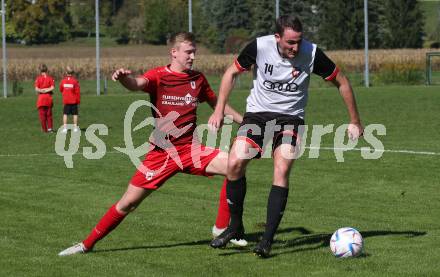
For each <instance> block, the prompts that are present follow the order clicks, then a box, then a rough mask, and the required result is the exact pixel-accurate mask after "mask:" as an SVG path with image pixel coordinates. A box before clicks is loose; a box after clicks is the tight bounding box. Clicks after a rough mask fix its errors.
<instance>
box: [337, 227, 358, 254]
mask: <svg viewBox="0 0 440 277" xmlns="http://www.w3.org/2000/svg"><path fill="white" fill-rule="evenodd" d="M363 246H364V241H363V239H362V236H361V233H359V231H358V230H356V229H354V228H351V227H344V228H340V229H338V230H336V232H334V233H333V235H332V238H331V239H330V249H331V250H332V252H333V255H335V256H336V257H337V258H349V257H357V256H359V255H360V254H361V253H362V248H363Z"/></svg>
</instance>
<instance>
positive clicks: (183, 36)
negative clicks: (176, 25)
mask: <svg viewBox="0 0 440 277" xmlns="http://www.w3.org/2000/svg"><path fill="white" fill-rule="evenodd" d="M184 41H188V42H192V43H195V42H196V37H195V35H194V34H193V33H190V32H179V33H176V34H173V35H172V36H171V37H170V39H169V40H168V45H169V46H170V47H176V46H178V44H179V43H182V42H184Z"/></svg>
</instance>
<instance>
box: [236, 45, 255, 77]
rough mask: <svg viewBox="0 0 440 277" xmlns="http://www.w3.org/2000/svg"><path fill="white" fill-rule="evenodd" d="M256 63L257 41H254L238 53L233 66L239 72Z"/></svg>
mask: <svg viewBox="0 0 440 277" xmlns="http://www.w3.org/2000/svg"><path fill="white" fill-rule="evenodd" d="M256 61H257V40H256V39H254V40H253V41H251V42H250V43H249V44H248V45H246V47H245V48H244V49H243V50H242V51H241V52H240V54H239V55H238V57H237V59H236V60H235V66H237V68H238V69H239V70H240V71H246V70H249V69H250V68H251V66H252V65H254V64H255V63H256Z"/></svg>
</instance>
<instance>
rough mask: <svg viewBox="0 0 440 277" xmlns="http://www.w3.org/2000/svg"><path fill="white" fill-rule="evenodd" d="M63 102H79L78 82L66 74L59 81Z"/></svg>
mask: <svg viewBox="0 0 440 277" xmlns="http://www.w3.org/2000/svg"><path fill="white" fill-rule="evenodd" d="M60 91H61V93H62V94H63V104H64V105H66V104H79V103H80V102H81V96H80V92H81V89H80V87H79V82H78V81H77V80H76V79H75V77H73V76H66V77H64V79H63V80H61V83H60Z"/></svg>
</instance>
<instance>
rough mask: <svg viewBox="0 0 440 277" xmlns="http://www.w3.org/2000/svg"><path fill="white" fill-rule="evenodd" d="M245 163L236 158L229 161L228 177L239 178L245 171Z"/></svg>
mask: <svg viewBox="0 0 440 277" xmlns="http://www.w3.org/2000/svg"><path fill="white" fill-rule="evenodd" d="M246 164H247V163H246V161H245V160H242V159H238V158H232V159H229V163H228V176H234V177H241V176H242V175H244V172H245V169H246Z"/></svg>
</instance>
